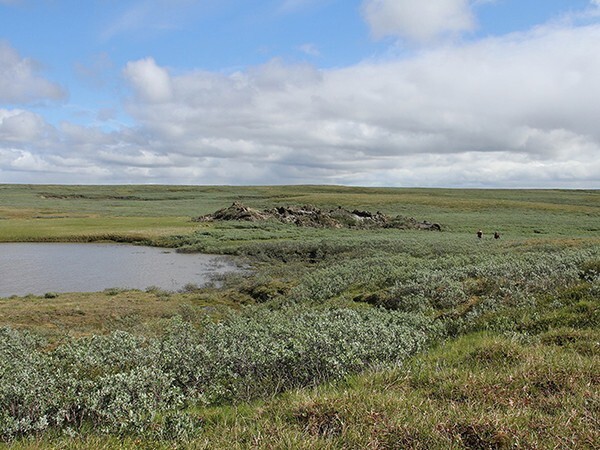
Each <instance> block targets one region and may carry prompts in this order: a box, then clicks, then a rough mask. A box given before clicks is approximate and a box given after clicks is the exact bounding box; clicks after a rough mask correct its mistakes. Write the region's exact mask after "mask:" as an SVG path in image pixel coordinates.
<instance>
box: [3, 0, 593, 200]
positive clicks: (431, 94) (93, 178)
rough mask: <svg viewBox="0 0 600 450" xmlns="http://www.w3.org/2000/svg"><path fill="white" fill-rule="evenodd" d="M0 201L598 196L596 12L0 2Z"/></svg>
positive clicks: (555, 3) (487, 0) (217, 0)
mask: <svg viewBox="0 0 600 450" xmlns="http://www.w3.org/2000/svg"><path fill="white" fill-rule="evenodd" d="M0 183H57V184H150V183H152V184H187V185H209V184H210V185H214V184H218V185H278V184H338V185H353V186H399V187H413V186H417V187H453V188H454V187H456V188H458V187H463V188H568V189H600V0H86V1H81V0H0Z"/></svg>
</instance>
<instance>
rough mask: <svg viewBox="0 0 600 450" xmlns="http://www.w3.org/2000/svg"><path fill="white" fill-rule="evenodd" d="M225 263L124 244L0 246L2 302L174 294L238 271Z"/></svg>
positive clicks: (217, 258)
mask: <svg viewBox="0 0 600 450" xmlns="http://www.w3.org/2000/svg"><path fill="white" fill-rule="evenodd" d="M239 270H240V269H239V268H238V267H237V266H236V265H235V264H234V263H233V262H232V261H231V260H228V259H227V258H226V257H223V256H216V255H204V254H198V253H194V254H184V253H176V252H175V250H172V249H164V248H155V247H140V246H134V245H122V244H45V243H44V244H42V243H18V244H0V297H9V296H11V295H19V296H24V295H27V294H34V295H43V294H45V293H47V292H96V291H102V290H104V289H107V288H130V289H146V288H147V287H150V286H156V287H159V288H161V289H165V290H169V291H176V290H179V289H181V288H183V287H184V286H185V285H186V284H189V283H191V284H195V285H198V286H202V285H206V284H207V283H208V282H209V281H211V279H212V278H214V277H215V276H217V275H221V274H225V273H229V272H233V271H239Z"/></svg>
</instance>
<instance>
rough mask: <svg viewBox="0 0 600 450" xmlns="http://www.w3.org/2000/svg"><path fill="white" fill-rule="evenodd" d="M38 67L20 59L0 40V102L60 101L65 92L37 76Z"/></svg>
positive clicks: (26, 59)
mask: <svg viewBox="0 0 600 450" xmlns="http://www.w3.org/2000/svg"><path fill="white" fill-rule="evenodd" d="M38 72H39V65H38V64H37V63H36V62H35V61H33V60H31V59H29V58H22V57H21V56H20V55H19V54H18V53H17V52H16V51H15V50H14V49H13V48H12V47H11V46H10V45H9V44H8V43H7V42H4V41H1V40H0V101H1V102H6V103H29V102H32V101H38V100H46V99H48V100H60V99H63V98H65V96H66V92H65V91H64V90H63V89H62V88H61V87H60V86H59V85H57V84H55V83H52V82H50V81H48V80H46V79H44V78H42V77H40V76H39V75H38Z"/></svg>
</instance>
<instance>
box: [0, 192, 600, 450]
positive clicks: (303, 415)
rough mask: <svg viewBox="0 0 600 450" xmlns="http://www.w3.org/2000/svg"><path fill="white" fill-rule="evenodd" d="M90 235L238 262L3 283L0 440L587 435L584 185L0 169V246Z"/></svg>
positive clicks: (178, 444)
mask: <svg viewBox="0 0 600 450" xmlns="http://www.w3.org/2000/svg"><path fill="white" fill-rule="evenodd" d="M233 201H241V202H243V203H244V204H246V205H248V206H251V207H255V208H270V207H273V206H282V205H304V204H312V205H315V206H318V207H320V208H336V207H337V206H342V207H344V208H347V209H350V210H352V209H361V210H370V211H381V212H384V213H385V214H388V215H391V216H396V215H401V216H404V217H414V218H415V219H417V220H429V221H432V222H437V223H440V224H441V225H442V230H443V231H442V232H429V231H415V230H412V231H409V230H405V231H401V230H395V229H379V230H377V229H373V230H357V229H326V228H301V227H296V226H294V225H284V224H281V223H275V222H253V223H252V222H208V223H198V222H193V221H192V218H193V217H197V216H200V215H203V214H207V213H211V212H214V211H215V210H217V209H220V208H222V207H226V206H229V205H230V204H231V203H232V202H233ZM478 229H483V230H484V237H483V239H477V238H476V236H475V232H476V231H477V230H478ZM494 231H498V232H500V233H501V235H502V237H501V239H499V240H494V239H493V238H492V234H493V232H494ZM102 240H114V241H120V242H133V243H139V244H146V245H159V246H168V247H174V248H178V249H179V250H180V251H188V252H191V251H204V252H210V253H223V254H229V255H234V256H235V257H237V258H240V260H243V261H244V262H246V263H250V264H251V265H252V267H253V272H252V274H251V275H249V276H248V275H235V276H230V277H228V278H226V279H225V280H223V286H222V287H221V288H218V289H217V288H214V287H210V288H203V289H196V288H190V289H188V290H185V291H184V292H166V291H161V290H158V289H149V290H147V291H122V290H118V289H112V290H107V291H104V292H98V293H69V294H59V295H49V296H47V297H48V298H45V297H34V296H28V297H23V298H18V297H11V298H7V299H0V327H3V328H0V375H2V377H0V447H1V446H2V445H4V446H6V447H8V448H19V449H20V448H98V449H99V448H174V447H175V448H207V449H208V448H306V449H309V448H310V449H313V448H330V449H333V448H371V449H396V448H422V449H430V448H440V449H446V448H457V449H459V448H469V449H487V448H564V449H573V448H581V449H587V448H600V424H599V423H598V417H600V394H599V392H600V376H599V375H598V374H600V191H583V190H578V191H566V190H560V191H558V190H449V189H392V188H350V187H337V186H276V187H221V186H214V187H202V186H34V185H27V186H24V185H0V242H18V241H32V242H35V241H65V242H66V241H74V242H87V241H102ZM1 442H4V444H2V443H1Z"/></svg>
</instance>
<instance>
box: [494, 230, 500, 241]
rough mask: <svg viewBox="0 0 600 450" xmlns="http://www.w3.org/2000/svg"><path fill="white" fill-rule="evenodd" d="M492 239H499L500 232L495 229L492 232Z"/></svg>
mask: <svg viewBox="0 0 600 450" xmlns="http://www.w3.org/2000/svg"><path fill="white" fill-rule="evenodd" d="M494 239H500V233H498V232H497V231H496V232H495V233H494Z"/></svg>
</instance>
